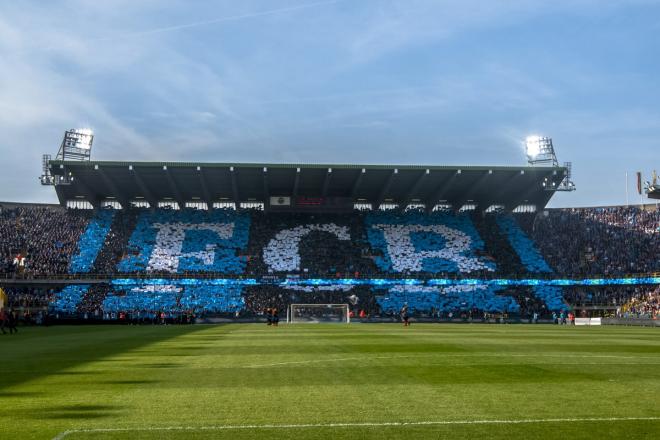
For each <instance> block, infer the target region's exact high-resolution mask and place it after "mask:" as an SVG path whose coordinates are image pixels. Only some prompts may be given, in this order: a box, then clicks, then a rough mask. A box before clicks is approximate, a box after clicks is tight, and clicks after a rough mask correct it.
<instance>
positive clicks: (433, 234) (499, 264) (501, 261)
mask: <svg viewBox="0 0 660 440" xmlns="http://www.w3.org/2000/svg"><path fill="white" fill-rule="evenodd" d="M143 212H145V211H141V212H139V211H134V210H128V211H118V212H117V213H116V214H115V215H114V216H113V217H112V221H111V226H110V227H109V229H108V230H107V235H106V236H105V237H104V238H103V245H102V246H101V247H100V251H99V252H98V253H97V254H95V255H96V257H95V261H94V262H93V264H92V262H89V265H90V267H91V270H90V271H91V273H92V274H110V275H111V276H112V275H113V274H117V273H118V272H119V271H118V265H119V264H120V263H121V262H122V261H124V262H125V261H127V260H128V259H136V258H138V257H140V258H142V259H145V262H144V264H143V265H144V267H147V265H148V264H149V265H151V264H152V262H150V261H149V255H138V251H136V250H134V249H133V250H131V246H130V245H129V243H131V239H132V236H133V234H134V232H135V231H136V225H137V223H138V221H139V219H140V218H142V217H143V216H142V213H143ZM93 215H94V213H93V212H91V211H86V210H66V209H63V208H60V207H50V206H48V207H46V206H20V207H11V208H6V209H2V210H0V276H5V277H7V276H9V277H12V276H18V275H20V276H25V277H32V276H48V275H53V276H56V275H61V274H66V273H68V272H70V271H71V267H70V265H71V260H72V256H73V255H76V253H77V252H79V249H78V248H79V247H80V241H81V237H82V236H83V235H84V234H85V230H86V228H88V226H89V225H90V219H92V218H93ZM149 215H150V216H151V217H149V219H151V218H152V217H153V219H156V220H158V219H160V220H159V221H161V220H162V219H166V220H171V221H173V222H176V221H180V222H182V224H186V221H187V222H188V223H190V222H194V221H197V220H199V219H198V217H199V218H201V219H202V220H203V221H204V222H206V223H212V224H216V223H217V224H221V223H223V222H230V221H233V222H242V223H241V225H240V226H241V227H240V228H238V227H235V228H234V229H233V231H234V232H232V234H234V235H233V236H232V238H231V240H233V241H236V243H233V241H232V243H230V244H227V243H225V242H224V241H223V240H225V241H229V240H228V239H225V238H223V237H222V236H221V235H222V234H216V235H218V237H219V238H218V237H216V238H215V239H214V240H216V241H214V242H212V245H211V246H210V247H209V246H208V243H209V242H208V240H209V238H208V237H207V235H208V234H207V232H208V231H202V230H201V229H202V228H198V229H200V230H195V231H193V233H192V234H191V237H192V238H194V239H195V240H196V242H195V243H194V244H195V246H193V248H192V250H191V249H188V250H185V248H184V249H183V250H182V251H181V252H186V254H185V258H179V256H178V255H174V254H173V255H171V256H170V257H171V258H172V259H173V260H172V261H175V263H176V264H174V265H173V267H174V266H176V267H178V268H179V269H180V270H179V271H178V273H180V274H186V273H189V271H191V270H192V269H191V268H193V269H195V270H193V271H192V272H190V273H193V274H195V275H198V274H199V273H203V271H204V270H205V269H206V267H207V265H208V264H212V266H208V267H213V268H216V270H215V271H209V272H208V275H209V276H218V275H222V272H220V271H219V269H217V268H219V267H229V266H230V263H231V267H235V268H237V269H236V270H235V271H233V272H231V274H230V273H228V274H227V276H232V275H233V276H249V277H255V278H260V277H279V276H282V275H284V274H286V275H292V274H293V275H294V276H295V274H298V275H299V276H307V277H318V278H326V279H332V278H364V277H372V278H382V277H392V278H397V277H404V276H411V277H418V276H419V277H423V276H425V275H431V274H432V275H433V276H435V277H447V276H450V277H451V276H469V277H473V278H481V277H490V278H492V277H502V278H508V277H511V278H514V277H526V276H546V277H547V276H559V277H591V276H599V277H600V276H605V277H607V276H624V275H629V274H634V273H651V272H660V229H659V228H660V210H650V211H646V210H640V209H638V208H628V207H614V208H590V209H562V210H547V211H543V212H541V213H521V214H515V215H513V216H511V215H509V214H501V213H492V214H483V213H480V212H473V213H467V214H461V215H460V218H459V215H454V214H451V213H439V214H438V213H436V215H435V216H427V217H425V216H426V214H425V213H423V212H421V211H420V212H413V213H405V214H404V213H396V212H393V213H385V214H383V213H362V212H358V211H355V212H354V213H352V214H351V215H337V214H314V215H312V214H300V213H299V214H294V213H264V212H257V211H255V212H249V213H245V212H243V213H240V215H235V214H234V213H229V212H225V213H223V212H212V213H207V214H204V213H191V212H185V211H184V212H182V213H181V214H178V213H176V212H172V213H165V214H163V213H160V212H159V211H156V212H155V213H154V212H152V213H150V214H149ZM181 216H184V217H181ZM443 216H444V217H443ZM182 218H183V219H184V220H185V219H188V220H186V221H182V220H181V219H182ZM153 219H152V220H153ZM191 219H192V220H191ZM503 219H504V220H503ZM156 220H153V221H154V222H155V221H156ZM142 221H143V222H145V220H144V219H143V220H142ZM443 222H444V223H443ZM152 223H153V222H152ZM236 224H238V223H236ZM399 225H403V226H404V228H399V229H401V231H403V232H401V231H399V229H397V228H398V227H399ZM438 225H439V226H438ZM446 225H450V226H451V228H453V230H454V232H455V235H456V236H452V235H451V234H450V233H449V232H451V231H449V232H447V230H445V229H443V227H444V226H446ZM182 227H183V226H182ZM388 228H389V229H388ZM415 228H417V229H415ZM433 228H436V229H438V230H437V231H436V229H433ZM451 228H450V229H451ZM88 229H90V230H91V229H92V228H88ZM142 229H143V231H142V232H143V235H144V237H143V241H144V243H143V244H144V246H143V248H144V249H150V246H151V247H153V243H155V242H157V241H158V238H157V237H156V239H154V238H153V237H152V235H153V234H154V233H153V231H151V230H150V223H148V222H147V223H145V224H144V225H142ZM161 229H162V228H161ZM239 229H240V230H241V231H242V232H241V233H242V234H243V238H241V240H238V241H237V239H236V237H235V235H236V231H238V230H239ZM404 229H405V230H404ZM159 231H160V229H159ZM374 231H375V233H374ZM397 231H399V232H400V234H399V235H400V237H399V238H400V240H399V241H392V240H391V239H392V234H393V233H394V232H397ZM456 231H458V232H456ZM211 232H213V231H211ZM87 234H88V235H89V231H88V232H87ZM186 234H187V232H186V233H184V236H185V237H187V235H186ZM228 234H229V232H228ZM386 234H390V236H389V238H390V241H387V239H386ZM97 235H105V233H104V234H97ZM211 235H213V234H211ZM209 236H210V235H209ZM228 236H229V235H228ZM213 237H215V235H213ZM186 239H187V238H186ZM376 239H377V240H376ZM195 240H192V241H195ZM378 240H380V241H378ZM452 240H454V241H456V242H457V243H458V242H460V243H459V244H461V243H463V244H465V246H466V247H464V248H460V249H459V251H460V252H458V251H456V252H454V253H451V252H450V257H447V258H445V260H446V261H433V259H436V260H442V258H440V257H438V255H440V251H443V249H445V248H448V247H450V244H451V242H452ZM461 240H463V241H461ZM239 241H240V243H239ZM197 242H199V243H201V245H200V246H197V244H199V243H197ZM186 243H187V245H188V244H189V243H188V242H186ZM292 243H293V244H294V245H292ZM393 243H394V244H393ZM397 243H398V244H397ZM204 244H207V246H206V247H204V246H202V245H204ZM410 244H412V247H411V246H410ZM395 245H398V246H399V247H402V248H405V249H404V250H405V251H406V252H407V253H405V252H403V251H400V252H399V251H397V249H394V248H396V246H395ZM197 247H199V248H200V249H201V250H198V249H197ZM140 249H142V248H140ZM139 252H141V251H139ZM397 252H398V253H397ZM452 252H453V251H452ZM424 253H426V254H424ZM147 254H148V252H147ZM212 254H213V255H212ZM423 254H424V255H431V256H432V257H431V258H427V257H420V255H423ZM402 255H403V256H404V257H405V256H408V260H410V261H412V260H414V261H413V263H419V264H418V266H419V268H417V266H415V268H413V269H414V270H413V269H410V268H408V269H406V270H405V271H402V272H401V271H400V272H397V269H396V267H395V266H396V264H395V262H394V260H395V259H396V258H403V257H401V256H402ZM448 255H449V254H448ZM211 257H213V258H211ZM77 258H78V257H77ZM207 258H208V261H209V262H210V263H208V262H207V261H206V259H207ZM408 260H406V261H404V262H403V263H406V264H408V263H407V262H408ZM417 260H419V261H417ZM468 260H469V261H468ZM237 261H238V263H237ZM465 261H468V262H471V263H473V264H474V265H476V266H478V267H477V268H476V269H475V270H468V271H462V270H461V267H462V266H461V264H463V263H464V262H465ZM220 263H222V264H220ZM225 263H226V264H225ZM399 263H400V264H403V263H401V262H399ZM410 265H412V263H410ZM454 266H455V268H454ZM476 266H475V267H476ZM406 267H407V266H406ZM411 267H412V266H411ZM199 268H201V269H200V270H197V269H199ZM539 268H541V269H543V270H541V269H539ZM545 268H547V270H546V269H545ZM239 269H240V270H239ZM452 270H453V272H452ZM200 271H201V272H200ZM461 272H465V273H461ZM468 274H469V275H468ZM351 288H352V289H353V290H350V289H351ZM351 288H349V287H348V286H343V287H341V286H334V287H333V286H330V287H328V286H326V287H323V288H321V287H309V286H308V287H305V289H308V290H305V289H302V288H293V287H292V288H282V287H280V286H276V285H273V286H271V285H260V286H253V287H249V288H246V289H244V290H243V291H242V293H241V294H240V295H242V297H243V298H244V300H245V307H244V308H242V309H241V313H244V312H246V313H253V314H254V313H261V311H263V310H265V309H266V308H273V307H275V308H278V309H279V310H286V308H287V307H288V305H290V304H292V303H296V302H304V301H307V300H309V301H311V302H318V303H323V302H326V303H345V302H346V301H347V298H348V297H349V296H350V295H352V294H356V295H358V296H359V297H360V298H361V301H362V303H361V307H360V310H364V311H365V313H367V314H370V315H371V314H378V313H381V312H382V311H381V310H380V307H379V304H378V303H377V301H376V299H375V298H376V297H377V292H376V291H372V290H371V289H370V288H367V287H351ZM310 289H311V290H310ZM557 289H558V288H557ZM5 290H6V291H7V293H8V297H9V301H10V303H9V307H11V308H14V309H33V308H45V307H46V306H47V305H48V304H49V303H52V301H53V298H54V294H53V290H50V289H41V288H35V287H27V288H7V289H5ZM349 290H350V291H349ZM109 291H110V288H109V286H108V285H104V284H101V285H91V286H90V288H89V289H87V290H85V292H84V293H82V291H81V293H80V294H79V295H78V296H79V297H80V298H79V302H75V304H74V306H73V309H74V310H75V312H76V313H83V314H87V315H89V316H103V313H104V301H106V300H107V299H108V298H109V293H108V292H109ZM191 292H192V290H191ZM557 292H559V293H557V294H556V296H557V298H559V300H561V299H562V298H563V301H565V303H567V304H571V305H574V306H589V307H593V306H596V307H604V308H607V309H608V310H610V309H611V310H615V309H617V310H618V311H617V313H618V314H620V315H621V316H623V315H625V316H633V315H638V316H656V315H657V309H658V290H657V289H656V290H655V291H650V290H649V288H648V286H600V287H581V286H577V287H569V288H562V289H561V290H558V291H557ZM207 293H208V292H207ZM207 293H204V292H201V291H200V292H197V293H194V294H191V295H192V296H191V295H188V296H190V298H192V299H191V301H192V300H194V301H197V302H199V301H202V300H205V299H206V298H207V297H208V296H209V295H207ZM550 294H553V292H545V291H544V295H545V296H543V295H540V294H539V292H538V291H535V290H533V289H531V288H519V289H512V290H510V291H508V292H507V293H505V294H504V293H499V295H507V296H512V297H514V298H515V301H516V303H517V304H518V305H519V306H520V311H519V314H520V315H521V316H528V315H530V316H531V315H533V314H545V313H549V310H550V308H547V307H546V306H548V298H546V297H547V296H548V295H550ZM110 296H116V295H114V294H112V292H111V295H110ZM188 296H185V295H184V296H183V298H185V299H186V300H188V299H190V298H188ZM239 299H240V298H239ZM195 304H196V303H195ZM182 307H183V306H182ZM185 307H188V305H187V304H186V305H185ZM190 307H193V306H192V305H191V306H190ZM106 312H107V310H106ZM444 312H446V310H442V309H441V308H436V310H435V311H434V310H433V307H431V308H429V310H427V311H425V313H431V314H433V313H436V314H438V313H444ZM459 312H460V313H463V312H465V310H463V311H460V310H458V309H457V310H456V313H459ZM471 313H472V312H471ZM474 313H477V311H476V309H475V311H474Z"/></svg>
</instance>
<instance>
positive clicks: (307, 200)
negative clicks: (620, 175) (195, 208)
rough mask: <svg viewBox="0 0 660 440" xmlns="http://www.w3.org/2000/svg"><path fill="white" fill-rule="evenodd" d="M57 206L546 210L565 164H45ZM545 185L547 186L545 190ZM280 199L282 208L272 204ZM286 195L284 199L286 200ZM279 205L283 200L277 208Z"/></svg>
mask: <svg viewBox="0 0 660 440" xmlns="http://www.w3.org/2000/svg"><path fill="white" fill-rule="evenodd" d="M49 169H50V172H51V173H52V175H54V176H56V183H55V188H56V191H57V195H58V198H59V201H60V203H61V204H63V205H64V204H66V203H67V201H69V200H86V201H89V202H90V203H91V204H92V205H93V206H99V205H100V204H101V202H103V201H105V200H116V201H118V202H120V203H121V204H122V206H124V207H125V206H128V204H130V203H131V202H134V201H136V200H144V201H147V202H149V204H150V206H158V203H159V202H164V201H168V202H177V203H178V205H179V206H181V207H182V206H185V204H186V203H190V202H206V203H207V204H208V206H209V207H211V206H212V204H213V203H214V202H215V203H217V202H235V203H237V204H238V203H245V202H264V203H265V207H266V209H269V208H274V209H284V210H286V209H288V210H309V209H310V207H312V206H313V207H314V209H316V210H319V209H322V208H323V207H325V208H327V210H333V209H334V210H338V211H341V210H342V209H341V207H344V208H345V209H348V208H350V209H352V208H353V203H365V204H366V203H370V204H372V206H374V207H377V206H379V205H381V204H383V203H395V204H398V205H400V206H407V205H409V204H425V205H426V206H427V207H432V206H435V205H437V204H447V205H452V206H454V207H456V208H459V207H461V206H463V205H465V204H474V205H477V206H478V207H479V209H486V208H488V207H489V206H492V205H502V206H504V207H505V209H514V208H515V207H517V206H520V205H536V206H537V208H538V209H541V208H543V207H545V205H546V204H547V203H548V201H549V200H550V198H551V197H552V195H553V194H554V190H553V189H552V188H555V187H557V186H558V185H559V184H560V182H561V181H562V180H563V178H564V175H565V173H566V169H565V168H563V167H529V166H519V167H501V166H427V165H329V164H313V165H310V164H258V163H187V162H103V161H62V160H51V161H49ZM544 184H545V186H544ZM273 197H276V198H279V199H281V198H283V199H284V200H285V202H284V203H285V204H287V207H283V206H273V205H272V204H271V203H270V201H271V200H275V199H272V198H273ZM287 198H289V199H287ZM281 202H282V200H280V203H281Z"/></svg>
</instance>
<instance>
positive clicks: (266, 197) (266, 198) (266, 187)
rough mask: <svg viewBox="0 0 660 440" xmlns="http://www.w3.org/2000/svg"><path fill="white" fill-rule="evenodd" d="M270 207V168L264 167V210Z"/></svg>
mask: <svg viewBox="0 0 660 440" xmlns="http://www.w3.org/2000/svg"><path fill="white" fill-rule="evenodd" d="M269 205H270V185H269V184H268V168H266V167H264V209H268V206H269Z"/></svg>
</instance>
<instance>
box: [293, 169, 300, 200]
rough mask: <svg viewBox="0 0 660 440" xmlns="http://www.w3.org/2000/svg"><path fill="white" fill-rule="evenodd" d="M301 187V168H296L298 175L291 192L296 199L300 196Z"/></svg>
mask: <svg viewBox="0 0 660 440" xmlns="http://www.w3.org/2000/svg"><path fill="white" fill-rule="evenodd" d="M299 187H300V168H296V177H294V179H293V191H292V192H291V194H292V195H293V199H294V200H295V199H297V198H298V188H299Z"/></svg>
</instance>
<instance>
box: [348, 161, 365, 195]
mask: <svg viewBox="0 0 660 440" xmlns="http://www.w3.org/2000/svg"><path fill="white" fill-rule="evenodd" d="M366 172H367V170H366V168H362V170H361V171H360V172H359V173H358V175H357V177H356V178H355V182H353V187H352V188H351V198H352V199H353V201H355V196H357V193H358V190H359V189H360V184H361V183H362V177H364V174H365V173H366Z"/></svg>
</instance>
